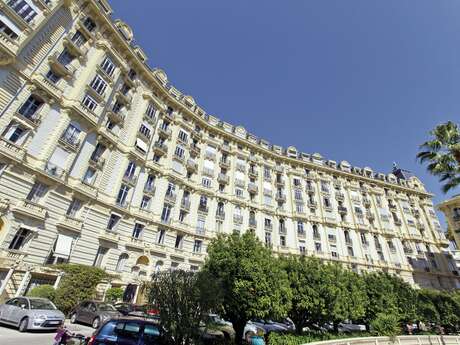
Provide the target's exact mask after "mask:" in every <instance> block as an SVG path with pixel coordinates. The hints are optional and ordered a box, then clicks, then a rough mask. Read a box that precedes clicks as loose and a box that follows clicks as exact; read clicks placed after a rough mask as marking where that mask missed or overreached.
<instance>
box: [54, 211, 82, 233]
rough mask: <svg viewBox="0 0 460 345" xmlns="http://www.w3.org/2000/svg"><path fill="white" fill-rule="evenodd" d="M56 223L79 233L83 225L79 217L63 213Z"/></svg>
mask: <svg viewBox="0 0 460 345" xmlns="http://www.w3.org/2000/svg"><path fill="white" fill-rule="evenodd" d="M56 225H57V226H60V227H62V228H65V229H67V230H70V231H73V232H77V233H80V232H81V229H82V227H83V221H81V220H80V219H77V218H74V217H71V216H68V215H65V216H64V217H62V218H61V219H60V220H59V221H58V222H57V224H56Z"/></svg>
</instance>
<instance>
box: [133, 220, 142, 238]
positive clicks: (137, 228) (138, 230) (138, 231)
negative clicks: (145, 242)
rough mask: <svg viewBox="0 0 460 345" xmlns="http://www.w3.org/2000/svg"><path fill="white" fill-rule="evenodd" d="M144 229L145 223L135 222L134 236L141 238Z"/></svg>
mask: <svg viewBox="0 0 460 345" xmlns="http://www.w3.org/2000/svg"><path fill="white" fill-rule="evenodd" d="M143 231H144V225H143V224H139V223H136V224H134V229H133V233H132V237H134V238H141V237H142V233H143Z"/></svg>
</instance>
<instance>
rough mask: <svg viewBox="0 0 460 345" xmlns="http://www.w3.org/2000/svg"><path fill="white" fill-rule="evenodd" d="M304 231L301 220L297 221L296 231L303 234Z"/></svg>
mask: <svg viewBox="0 0 460 345" xmlns="http://www.w3.org/2000/svg"><path fill="white" fill-rule="evenodd" d="M304 232H305V230H304V227H303V222H297V233H299V234H303V233H304Z"/></svg>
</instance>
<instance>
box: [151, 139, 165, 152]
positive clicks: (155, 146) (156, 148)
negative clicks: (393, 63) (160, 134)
mask: <svg viewBox="0 0 460 345" xmlns="http://www.w3.org/2000/svg"><path fill="white" fill-rule="evenodd" d="M153 149H154V151H155V153H157V154H159V155H165V154H167V153H168V147H167V146H166V145H165V144H163V143H161V142H159V141H156V142H155V143H154V144H153Z"/></svg>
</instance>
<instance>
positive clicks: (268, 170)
mask: <svg viewBox="0 0 460 345" xmlns="http://www.w3.org/2000/svg"><path fill="white" fill-rule="evenodd" d="M264 178H265V179H270V178H271V172H270V168H268V167H264Z"/></svg>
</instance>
